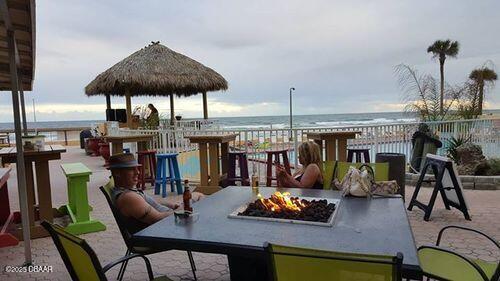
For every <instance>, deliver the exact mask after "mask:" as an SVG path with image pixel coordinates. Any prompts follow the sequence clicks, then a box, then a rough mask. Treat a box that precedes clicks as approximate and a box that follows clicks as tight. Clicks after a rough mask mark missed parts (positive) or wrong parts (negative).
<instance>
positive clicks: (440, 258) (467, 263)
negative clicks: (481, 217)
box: [418, 225, 500, 281]
mask: <svg viewBox="0 0 500 281" xmlns="http://www.w3.org/2000/svg"><path fill="white" fill-rule="evenodd" d="M447 229H460V230H464V231H469V232H473V233H476V234H479V235H481V236H483V237H485V238H486V239H488V240H489V241H491V242H492V243H493V244H494V245H495V246H496V247H497V248H498V249H499V250H500V244H499V243H498V242H497V241H495V240H494V239H493V238H491V237H490V236H488V235H486V234H484V233H482V232H480V231H478V230H475V229H471V228H467V227H462V226H455V225H450V226H446V227H443V228H442V229H441V231H439V234H438V238H437V241H436V246H421V247H420V248H418V259H419V260H420V266H421V268H422V270H423V272H424V275H425V276H427V277H428V278H433V279H438V280H455V281H462V280H463V281H474V280H481V281H497V280H500V262H496V263H491V262H486V261H483V260H479V259H471V258H468V257H466V256H464V255H461V254H459V253H455V252H453V251H450V250H448V249H444V248H441V247H439V244H440V242H441V238H442V236H443V233H444V231H445V230H447Z"/></svg>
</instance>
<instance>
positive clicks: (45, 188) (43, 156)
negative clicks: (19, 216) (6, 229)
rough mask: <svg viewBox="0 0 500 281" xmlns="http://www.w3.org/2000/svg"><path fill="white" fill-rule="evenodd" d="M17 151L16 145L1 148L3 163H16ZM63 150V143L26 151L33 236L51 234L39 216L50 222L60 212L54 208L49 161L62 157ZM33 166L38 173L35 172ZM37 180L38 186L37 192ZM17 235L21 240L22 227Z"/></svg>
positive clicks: (0, 155)
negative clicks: (41, 222)
mask: <svg viewBox="0 0 500 281" xmlns="http://www.w3.org/2000/svg"><path fill="white" fill-rule="evenodd" d="M16 152H17V150H16V148H15V147H8V148H2V149H0V158H2V165H4V164H7V163H16V162H17V154H16ZM63 152H66V148H64V147H63V146H62V145H46V146H45V147H44V149H40V150H25V151H24V161H25V171H26V191H27V195H28V214H29V220H30V226H31V238H39V237H45V236H48V235H49V234H48V233H47V232H46V231H45V229H44V228H43V227H42V226H41V225H39V223H38V218H39V221H43V220H47V221H49V222H53V220H54V214H57V213H58V211H57V209H55V208H52V195H51V187H50V170H49V161H51V160H57V159H61V153H63ZM33 164H35V165H33ZM33 168H34V170H35V171H36V173H33ZM35 175H36V177H35ZM35 181H36V188H37V192H36V193H35ZM36 195H38V196H36ZM36 206H38V207H36ZM15 235H16V236H17V237H18V239H20V240H21V239H22V229H21V228H18V229H17V231H16V233H15Z"/></svg>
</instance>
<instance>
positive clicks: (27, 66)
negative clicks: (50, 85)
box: [0, 0, 35, 91]
mask: <svg viewBox="0 0 500 281" xmlns="http://www.w3.org/2000/svg"><path fill="white" fill-rule="evenodd" d="M9 34H12V35H13V36H14V41H15V43H16V46H17V47H16V53H17V54H16V62H17V69H18V73H19V74H18V75H19V79H20V80H21V81H22V88H21V89H22V90H23V91H31V90H32V88H33V79H34V77H35V0H1V1H0V91H9V90H11V89H12V79H11V74H10V68H9V47H8V36H9Z"/></svg>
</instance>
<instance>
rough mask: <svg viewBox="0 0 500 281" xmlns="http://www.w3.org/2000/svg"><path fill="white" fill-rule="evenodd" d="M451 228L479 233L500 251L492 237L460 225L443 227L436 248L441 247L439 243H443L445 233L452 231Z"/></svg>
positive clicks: (498, 245)
mask: <svg viewBox="0 0 500 281" xmlns="http://www.w3.org/2000/svg"><path fill="white" fill-rule="evenodd" d="M450 228H455V229H461V230H465V231H471V232H474V233H477V234H479V235H482V236H484V237H486V239H488V240H490V241H491V242H492V243H493V244H495V246H497V248H498V249H500V244H498V242H497V241H495V239H493V238H492V237H490V236H488V235H487V234H485V233H483V232H481V231H479V230H475V229H472V228H468V227H464V226H459V225H448V226H445V227H443V228H442V229H441V230H440V231H439V234H438V239H437V241H436V246H439V243H441V238H442V236H443V233H444V231H445V230H447V229H450Z"/></svg>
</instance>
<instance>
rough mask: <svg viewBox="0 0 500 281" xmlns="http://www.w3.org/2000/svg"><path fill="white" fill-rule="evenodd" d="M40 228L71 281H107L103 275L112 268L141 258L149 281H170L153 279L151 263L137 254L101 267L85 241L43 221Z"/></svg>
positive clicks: (165, 278) (162, 278) (160, 278)
mask: <svg viewBox="0 0 500 281" xmlns="http://www.w3.org/2000/svg"><path fill="white" fill-rule="evenodd" d="M42 226H43V227H44V228H45V229H46V230H47V231H48V232H49V234H50V236H52V240H53V241H54V244H55V245H56V247H57V250H58V251H59V254H61V258H62V259H63V262H64V265H65V266H66V269H68V272H69V275H70V276H71V279H72V280H76V281H78V280H85V281H104V280H108V279H107V278H106V275H105V273H106V271H108V270H109V269H111V268H112V267H113V266H115V265H117V264H121V263H123V262H124V261H126V260H127V261H128V260H130V259H133V258H142V259H144V262H145V263H146V268H147V270H148V277H149V278H148V279H149V280H155V281H169V280H170V281H171V279H169V278H168V277H166V276H161V277H157V278H154V277H153V270H152V269H151V263H150V262H149V260H148V259H146V258H145V257H144V256H142V255H138V254H134V255H129V256H125V257H123V258H121V259H118V260H115V261H113V262H111V263H109V264H107V265H105V266H104V267H102V266H101V263H100V262H99V259H98V258H97V255H96V254H95V252H94V250H92V248H91V247H90V246H89V244H87V242H86V241H85V240H83V239H81V238H79V237H77V236H74V235H73V234H71V233H68V232H66V231H64V229H63V228H62V227H60V226H58V225H54V224H51V223H49V222H47V221H43V222H42Z"/></svg>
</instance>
